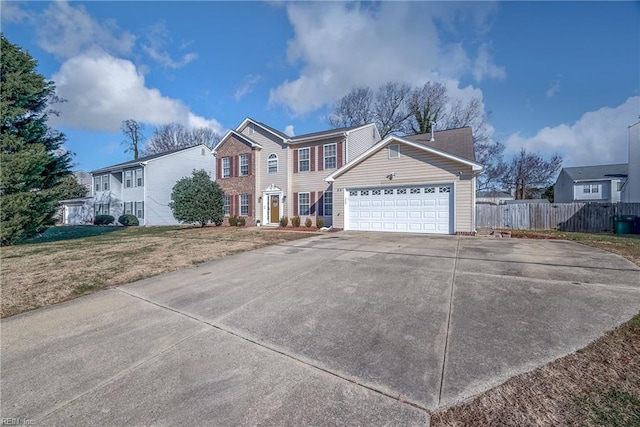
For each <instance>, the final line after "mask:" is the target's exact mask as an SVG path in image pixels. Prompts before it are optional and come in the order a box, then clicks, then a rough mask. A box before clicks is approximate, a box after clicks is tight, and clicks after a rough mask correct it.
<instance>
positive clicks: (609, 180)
mask: <svg viewBox="0 0 640 427" xmlns="http://www.w3.org/2000/svg"><path fill="white" fill-rule="evenodd" d="M628 166H629V165H628V164H626V163H625V164H616V165H599V166H577V167H570V168H562V170H561V171H560V175H559V176H558V179H557V180H556V183H555V185H554V186H553V201H554V203H572V202H619V201H620V200H621V190H622V188H623V185H624V184H625V181H626V179H627V178H626V177H627V172H628Z"/></svg>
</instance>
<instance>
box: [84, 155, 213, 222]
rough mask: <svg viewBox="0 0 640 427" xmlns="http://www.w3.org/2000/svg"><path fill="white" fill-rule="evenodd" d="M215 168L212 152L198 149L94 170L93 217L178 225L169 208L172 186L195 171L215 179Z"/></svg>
mask: <svg viewBox="0 0 640 427" xmlns="http://www.w3.org/2000/svg"><path fill="white" fill-rule="evenodd" d="M214 165H215V164H214V161H213V156H212V154H211V150H210V149H209V148H208V147H207V146H205V145H197V146H194V147H188V148H181V149H177V150H171V151H167V152H164V153H161V154H154V155H150V156H145V157H140V158H138V159H137V160H131V161H128V162H124V163H119V164H117V165H112V166H107V167H104V168H100V169H97V170H94V171H93V172H91V175H92V176H93V191H92V193H93V208H94V214H95V215H101V214H104V215H113V216H114V217H115V218H116V219H117V218H118V217H119V216H120V215H123V214H132V215H135V216H136V217H137V218H138V220H139V222H140V225H174V224H178V221H177V220H176V219H175V218H174V217H173V213H172V212H171V208H169V202H170V201H171V191H172V189H173V186H174V185H175V184H176V182H177V181H178V180H180V179H181V178H184V177H188V176H191V174H192V172H193V171H194V170H200V169H204V170H206V171H207V172H208V173H209V175H211V177H212V178H214Z"/></svg>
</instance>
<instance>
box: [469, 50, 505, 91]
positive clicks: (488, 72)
mask: <svg viewBox="0 0 640 427" xmlns="http://www.w3.org/2000/svg"><path fill="white" fill-rule="evenodd" d="M473 77H474V78H475V79H476V81H477V82H481V81H482V80H484V79H485V78H490V79H498V80H502V79H504V78H505V77H507V72H506V71H505V70H504V68H503V67H499V66H497V65H495V64H494V63H493V59H492V58H491V55H490V54H489V47H488V46H487V44H486V43H483V44H482V45H481V46H480V47H479V48H478V56H477V57H476V61H475V63H474V65H473Z"/></svg>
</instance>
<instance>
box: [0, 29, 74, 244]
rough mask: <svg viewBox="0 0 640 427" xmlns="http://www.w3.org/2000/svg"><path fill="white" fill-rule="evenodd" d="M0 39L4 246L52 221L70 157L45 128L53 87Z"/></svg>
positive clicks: (60, 138)
mask: <svg viewBox="0 0 640 427" xmlns="http://www.w3.org/2000/svg"><path fill="white" fill-rule="evenodd" d="M1 38H2V41H1V43H2V45H1V47H0V66H1V70H0V78H1V83H0V164H1V165H2V166H1V168H0V205H1V206H0V244H2V245H7V244H12V243H15V242H18V241H20V240H22V239H24V238H27V237H30V236H32V235H34V234H36V233H38V232H40V231H42V230H44V229H45V228H46V227H47V226H49V225H51V224H52V223H53V215H54V214H55V211H56V209H57V207H58V202H59V191H58V189H57V186H58V185H59V183H60V181H61V179H62V178H64V177H65V176H67V175H68V174H69V173H70V171H69V167H70V163H71V154H70V153H68V152H66V151H65V150H64V149H63V148H62V143H63V142H64V141H65V137H64V135H63V134H61V133H59V132H57V131H55V130H53V129H51V128H49V127H48V126H47V119H48V116H47V109H48V105H49V101H50V100H51V99H52V98H53V97H54V96H55V95H54V92H55V86H54V84H53V83H52V82H49V81H47V80H46V79H45V78H44V77H43V76H42V75H40V74H38V73H37V72H36V66H37V61H36V60H35V59H33V58H32V57H31V56H30V55H29V54H28V53H27V52H25V51H24V50H22V49H21V48H20V47H19V46H16V45H14V44H12V43H10V42H9V41H8V40H7V39H6V38H5V37H4V35H1Z"/></svg>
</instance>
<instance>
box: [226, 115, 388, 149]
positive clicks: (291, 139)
mask: <svg viewBox="0 0 640 427" xmlns="http://www.w3.org/2000/svg"><path fill="white" fill-rule="evenodd" d="M249 123H252V124H254V125H256V126H259V127H261V128H262V129H264V130H266V131H267V132H269V133H271V134H272V135H274V136H276V137H278V138H280V139H282V142H284V143H287V144H296V143H300V142H306V141H308V140H313V139H322V138H329V137H332V136H339V135H342V134H343V133H345V132H347V133H348V132H351V131H354V130H356V129H361V128H364V127H367V126H375V124H374V123H367V124H364V125H358V126H347V127H342V128H335V129H329V130H323V131H320V132H311V133H305V134H302V135H296V136H289V135H287V134H286V133H284V132H281V131H279V130H278V129H274V128H272V127H271V126H269V125H267V124H264V123H262V122H259V121H256V120H253V119H252V118H250V117H247V118H246V119H244V120H243V121H242V123H240V125H239V126H238V127H237V128H236V129H235V132H237V133H240V129H242V128H244V127H245V126H246V125H247V124H249ZM377 130H378V129H377V128H376V132H377ZM225 137H226V135H225ZM223 139H224V138H223ZM221 141H222V140H221ZM216 148H217V146H216Z"/></svg>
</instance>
